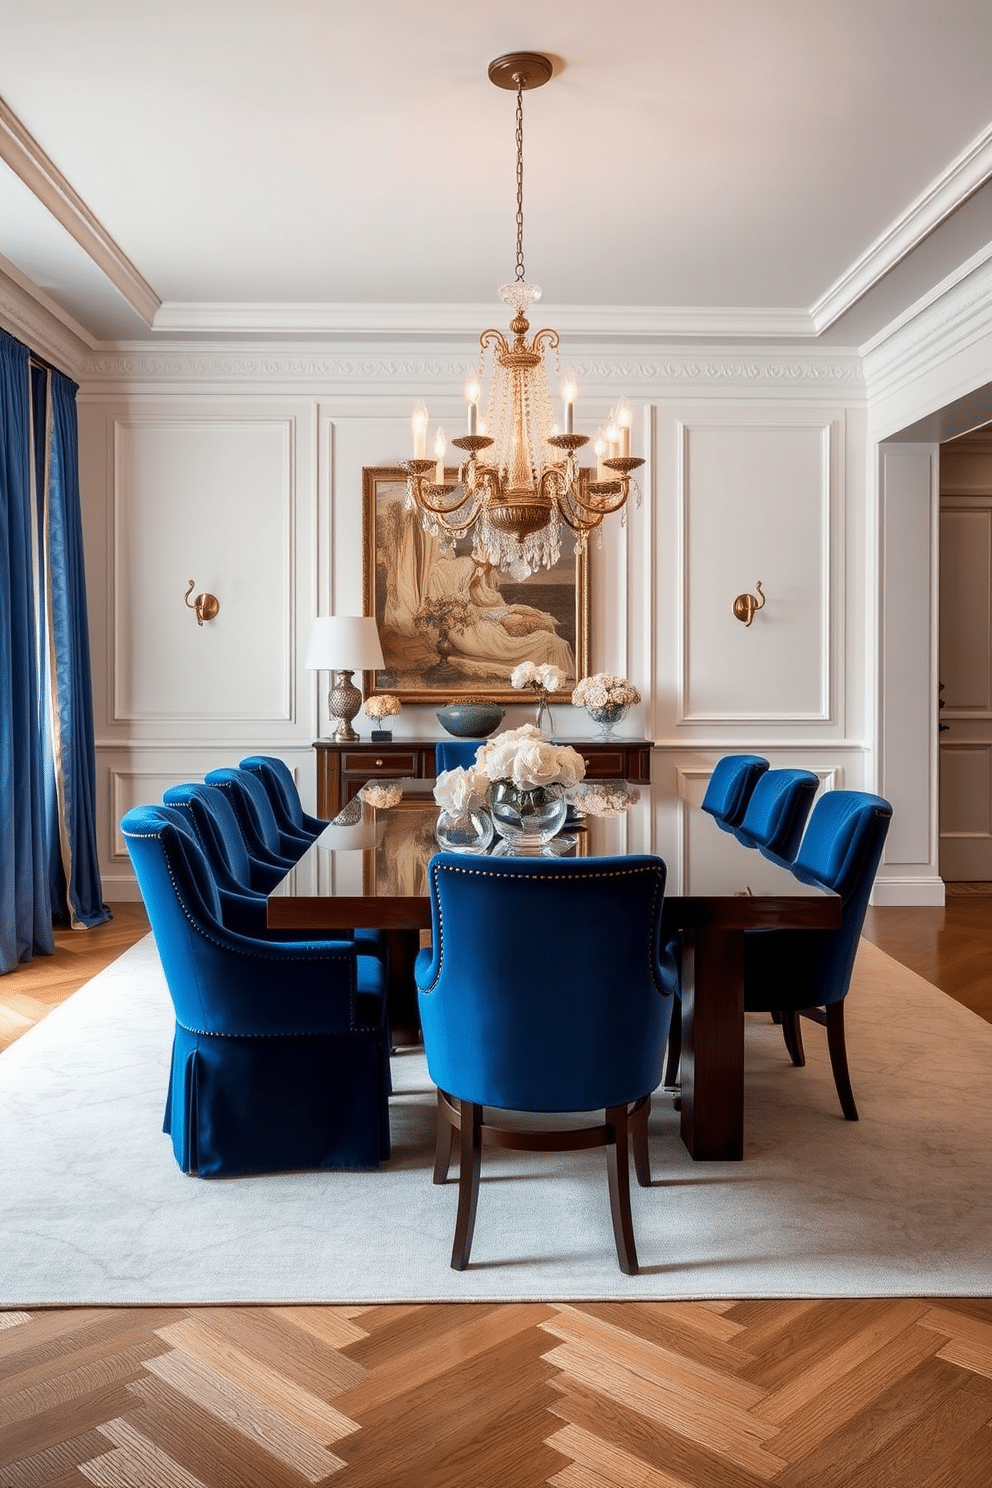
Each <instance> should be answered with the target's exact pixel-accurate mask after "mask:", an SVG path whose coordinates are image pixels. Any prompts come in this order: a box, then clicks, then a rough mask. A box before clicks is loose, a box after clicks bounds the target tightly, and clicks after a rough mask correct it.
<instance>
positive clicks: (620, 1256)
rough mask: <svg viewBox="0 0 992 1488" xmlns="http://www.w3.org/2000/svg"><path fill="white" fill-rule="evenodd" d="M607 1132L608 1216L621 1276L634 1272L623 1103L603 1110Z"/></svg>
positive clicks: (627, 1143) (626, 1138)
mask: <svg viewBox="0 0 992 1488" xmlns="http://www.w3.org/2000/svg"><path fill="white" fill-rule="evenodd" d="M606 1125H607V1127H608V1128H609V1136H608V1138H607V1142H606V1171H607V1176H608V1179H609V1185H610V1217H611V1218H612V1220H613V1238H614V1239H615V1241H616V1246H617V1260H618V1261H619V1263H620V1270H621V1271H622V1272H623V1273H624V1275H625V1276H636V1275H637V1249H636V1247H635V1245H634V1221H633V1218H632V1216H631V1212H630V1147H629V1142H628V1137H629V1133H628V1129H627V1107H626V1106H610V1107H609V1109H608V1110H607V1112H606Z"/></svg>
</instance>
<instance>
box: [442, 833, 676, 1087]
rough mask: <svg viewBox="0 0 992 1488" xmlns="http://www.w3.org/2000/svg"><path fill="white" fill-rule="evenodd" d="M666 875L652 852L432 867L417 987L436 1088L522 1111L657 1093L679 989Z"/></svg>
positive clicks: (453, 860)
mask: <svg viewBox="0 0 992 1488" xmlns="http://www.w3.org/2000/svg"><path fill="white" fill-rule="evenodd" d="M665 877H666V869H665V864H664V862H663V861H662V860H661V859H660V858H657V857H651V856H640V857H638V856H630V857H622V858H621V857H617V858H596V859H588V858H578V859H562V858H550V859H549V858H533V859H530V858H503V859H499V858H488V859H484V860H480V859H477V858H472V859H471V860H467V859H466V858H465V857H463V856H461V855H459V854H457V853H441V854H439V855H437V856H436V857H434V858H432V859H431V863H430V868H429V883H430V895H431V921H432V927H433V943H432V951H431V953H430V955H431V961H430V965H429V967H428V966H424V967H421V964H420V963H419V962H418V969H417V981H418V985H419V987H420V989H421V990H420V993H419V1002H420V1016H421V1026H422V1028H423V1036H424V1049H425V1052H426V1055H427V1065H428V1069H429V1071H430V1075H431V1078H432V1079H433V1080H434V1082H435V1084H436V1085H437V1086H438V1087H439V1088H440V1089H442V1090H444V1091H446V1092H447V1093H448V1094H449V1095H453V1096H456V1097H457V1098H458V1099H460V1100H467V1101H474V1102H478V1103H479V1104H481V1105H484V1106H497V1107H501V1108H503V1109H507V1110H519V1111H587V1110H596V1109H598V1108H600V1107H606V1106H611V1105H621V1104H623V1103H625V1102H628V1101H633V1100H636V1099H638V1098H639V1097H640V1096H642V1095H645V1094H648V1093H649V1092H650V1091H652V1090H654V1089H655V1087H656V1086H657V1085H658V1083H659V1081H660V1079H661V1073H662V1061H663V1058H664V1053H665V1045H666V1043H667V1039H668V1030H669V1025H670V1022H671V1016H672V1005H673V1002H674V1000H675V999H674V997H673V996H672V993H673V991H674V989H675V986H676V983H677V974H676V970H675V964H674V961H673V960H672V958H671V957H670V956H669V955H668V953H667V952H666V951H664V950H663V949H662V946H661V912H662V904H663V900H664V892H665ZM424 954H425V955H426V953H424Z"/></svg>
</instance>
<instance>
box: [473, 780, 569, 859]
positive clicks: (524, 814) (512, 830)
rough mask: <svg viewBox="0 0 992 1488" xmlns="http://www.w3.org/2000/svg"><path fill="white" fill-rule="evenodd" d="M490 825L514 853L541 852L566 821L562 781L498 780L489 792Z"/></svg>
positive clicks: (566, 807) (566, 808) (566, 804)
mask: <svg viewBox="0 0 992 1488" xmlns="http://www.w3.org/2000/svg"><path fill="white" fill-rule="evenodd" d="M489 805H490V810H491V811H492V815H493V826H494V827H495V828H496V831H497V832H498V833H499V835H500V836H501V837H502V838H503V840H504V842H505V843H506V847H507V850H508V851H509V852H515V853H518V852H519V853H534V852H540V851H541V850H542V848H544V847H546V846H547V844H548V843H549V842H550V841H551V839H552V837H554V836H555V835H556V833H558V832H560V831H561V829H562V827H563V826H564V824H565V816H566V814H567V812H568V802H567V801H566V800H565V788H564V786H562V785H535V786H532V787H530V788H526V787H524V786H520V785H514V783H513V781H512V780H497V781H495V782H494V783H493V787H492V790H491V791H490V793H489Z"/></svg>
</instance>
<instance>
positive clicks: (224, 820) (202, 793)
mask: <svg viewBox="0 0 992 1488" xmlns="http://www.w3.org/2000/svg"><path fill="white" fill-rule="evenodd" d="M162 800H163V803H164V804H165V805H166V806H171V807H174V808H175V809H176V810H178V811H180V812H182V814H183V816H184V817H185V818H186V820H187V822H188V824H189V826H190V827H191V828H192V830H193V834H194V836H195V837H196V839H197V841H198V842H199V844H200V847H201V848H202V849H203V852H204V855H205V856H206V859H207V862H208V864H209V867H210V871H211V874H212V876H213V880H214V883H215V884H216V885H217V888H218V890H219V891H220V892H221V895H222V904H223V910H224V920H225V922H226V923H227V924H228V925H229V926H230V928H231V929H235V930H240V931H241V932H242V934H245V935H257V936H260V937H262V938H263V939H267V940H292V939H293V938H294V932H292V931H288V930H271V929H270V928H269V927H268V924H267V912H266V899H267V896H268V894H269V892H270V891H271V890H272V889H274V888H275V886H276V884H278V883H281V881H282V880H283V879H284V878H285V876H286V873H287V871H288V870H287V869H286V868H283V867H278V866H277V865H276V864H274V863H271V862H263V861H261V859H259V858H257V857H253V856H252V854H251V853H250V852H249V850H248V845H247V844H246V842H245V839H244V836H243V834H242V831H241V827H240V825H239V823H238V818H237V817H236V815H235V813H234V808H233V807H232V806H231V803H230V801H229V800H228V797H227V795H226V793H225V792H224V791H223V790H222V789H221V788H220V786H217V785H207V784H206V783H203V784H199V783H197V782H194V781H190V782H187V783H186V784H184V785H172V786H169V788H168V790H166V791H164V792H163V793H162ZM296 938H298V937H296ZM314 938H315V939H319V940H323V939H329V938H333V939H338V940H354V941H356V942H357V943H358V949H359V951H360V952H361V953H362V955H365V956H376V957H377V958H378V959H379V960H380V961H385V960H386V959H387V957H388V955H389V946H388V939H387V936H386V932H385V931H384V930H376V929H368V928H362V929H359V930H335V931H334V932H333V933H332V934H331V933H327V934H325V933H324V932H321V933H320V934H318V935H315V937H314Z"/></svg>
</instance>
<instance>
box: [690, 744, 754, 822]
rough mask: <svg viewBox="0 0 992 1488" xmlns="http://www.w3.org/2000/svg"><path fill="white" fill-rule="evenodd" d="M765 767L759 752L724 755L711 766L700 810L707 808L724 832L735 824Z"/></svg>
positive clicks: (742, 813) (742, 818) (745, 808)
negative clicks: (710, 773) (711, 770)
mask: <svg viewBox="0 0 992 1488" xmlns="http://www.w3.org/2000/svg"><path fill="white" fill-rule="evenodd" d="M767 769H768V761H767V760H766V759H762V757H761V755H760V754H726V755H724V757H723V759H721V760H717V762H716V764H715V765H714V767H713V773H712V775H711V776H710V781H709V785H708V786H707V787H706V794H705V796H704V797H703V810H704V811H708V812H709V813H710V815H711V816H712V817H714V818H715V820H716V824H717V826H718V827H722V828H723V830H724V831H725V832H729V831H730V830H731V829H732V828H733V827H739V826H740V824H741V822H742V821H743V820H744V813H745V811H746V810H747V806H748V802H749V801H750V799H751V794H752V792H753V790H754V787H755V786H756V785H757V783H758V781H759V779H760V778H761V776H762V775H763V774H764V773H765V771H766V770H767Z"/></svg>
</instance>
